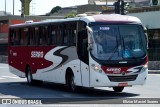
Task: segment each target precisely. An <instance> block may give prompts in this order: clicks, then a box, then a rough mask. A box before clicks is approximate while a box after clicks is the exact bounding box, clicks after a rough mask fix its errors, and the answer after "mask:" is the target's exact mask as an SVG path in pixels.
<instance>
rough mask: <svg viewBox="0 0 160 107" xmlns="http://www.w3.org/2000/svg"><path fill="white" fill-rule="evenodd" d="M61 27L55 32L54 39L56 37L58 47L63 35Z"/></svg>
mask: <svg viewBox="0 0 160 107" xmlns="http://www.w3.org/2000/svg"><path fill="white" fill-rule="evenodd" d="M61 27H62V26H58V29H57V32H56V37H57V44H58V45H62V37H63V36H62V35H63V33H62V32H63V31H62V30H61Z"/></svg>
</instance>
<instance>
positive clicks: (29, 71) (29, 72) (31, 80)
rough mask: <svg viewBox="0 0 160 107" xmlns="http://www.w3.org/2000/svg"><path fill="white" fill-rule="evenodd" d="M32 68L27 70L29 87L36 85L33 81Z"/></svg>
mask: <svg viewBox="0 0 160 107" xmlns="http://www.w3.org/2000/svg"><path fill="white" fill-rule="evenodd" d="M31 72H32V71H31V68H30V67H27V69H26V76H27V83H28V84H29V85H34V84H35V81H34V80H33V77H32V73H31Z"/></svg>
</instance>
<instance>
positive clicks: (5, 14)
mask: <svg viewBox="0 0 160 107" xmlns="http://www.w3.org/2000/svg"><path fill="white" fill-rule="evenodd" d="M6 15H7V12H6V0H5V16H6Z"/></svg>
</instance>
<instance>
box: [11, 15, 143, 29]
mask: <svg viewBox="0 0 160 107" xmlns="http://www.w3.org/2000/svg"><path fill="white" fill-rule="evenodd" d="M79 20H82V21H85V22H86V23H89V22H107V23H120V22H121V23H123V22H124V23H125V22H130V23H141V21H140V19H138V18H137V17H134V16H128V15H119V14H98V15H93V16H83V17H75V18H67V19H53V20H43V21H40V22H33V23H21V24H15V25H10V27H11V28H12V27H25V26H26V27H27V26H31V25H33V26H34V25H35V26H36V25H41V24H50V23H57V22H60V23H61V22H68V21H79Z"/></svg>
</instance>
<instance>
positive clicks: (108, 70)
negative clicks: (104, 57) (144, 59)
mask: <svg viewBox="0 0 160 107" xmlns="http://www.w3.org/2000/svg"><path fill="white" fill-rule="evenodd" d="M106 71H107V72H113V73H115V74H117V73H121V68H107V69H106Z"/></svg>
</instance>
